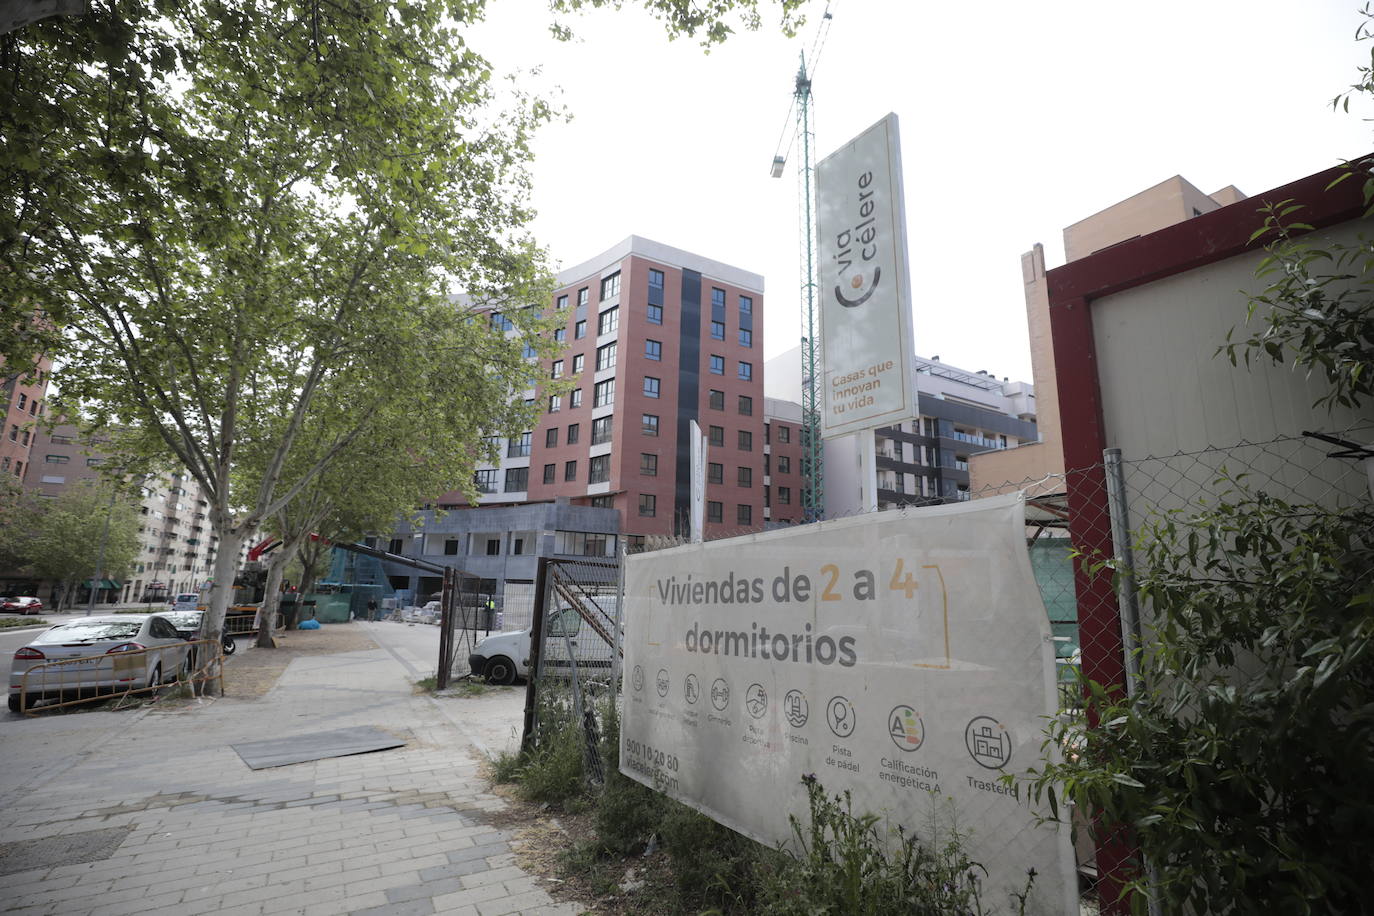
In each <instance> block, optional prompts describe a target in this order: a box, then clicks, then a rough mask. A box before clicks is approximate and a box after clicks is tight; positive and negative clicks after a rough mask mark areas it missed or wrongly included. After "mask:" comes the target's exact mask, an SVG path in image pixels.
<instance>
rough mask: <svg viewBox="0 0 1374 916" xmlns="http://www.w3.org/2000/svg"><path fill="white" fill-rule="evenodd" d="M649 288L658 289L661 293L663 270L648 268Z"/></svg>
mask: <svg viewBox="0 0 1374 916" xmlns="http://www.w3.org/2000/svg"><path fill="white" fill-rule="evenodd" d="M649 289H656V290H658V292H659V294H660V295H661V294H662V293H663V271H661V270H658V269H656V268H653V267H650V268H649Z"/></svg>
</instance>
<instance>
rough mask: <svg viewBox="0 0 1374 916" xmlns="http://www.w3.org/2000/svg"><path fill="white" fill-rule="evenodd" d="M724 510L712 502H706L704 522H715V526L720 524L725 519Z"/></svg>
mask: <svg viewBox="0 0 1374 916" xmlns="http://www.w3.org/2000/svg"><path fill="white" fill-rule="evenodd" d="M724 508H725V507H724V506H723V505H721V504H720V503H718V502H715V501H714V500H710V501H707V503H706V520H707V521H708V522H715V523H716V524H720V522H721V520H722V519H723V518H724V517H725V515H724V511H723V510H724Z"/></svg>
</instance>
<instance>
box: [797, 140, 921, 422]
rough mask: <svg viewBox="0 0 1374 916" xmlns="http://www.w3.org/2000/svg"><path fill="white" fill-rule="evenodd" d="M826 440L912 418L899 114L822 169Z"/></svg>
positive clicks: (819, 209)
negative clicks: (898, 139)
mask: <svg viewBox="0 0 1374 916" xmlns="http://www.w3.org/2000/svg"><path fill="white" fill-rule="evenodd" d="M816 229H817V238H818V239H819V248H818V253H819V256H820V258H819V263H818V264H817V268H816V269H817V275H818V276H817V281H818V283H819V286H818V287H817V290H818V292H817V296H818V299H819V301H820V321H821V380H820V381H821V385H822V388H823V394H822V396H821V435H822V436H823V437H824V438H826V439H830V438H833V437H835V436H842V435H847V434H849V433H853V432H858V431H859V430H864V429H872V428H874V427H878V426H889V425H891V424H893V423H898V422H901V421H902V420H903V419H910V418H912V417H914V416H916V383H915V381H914V374H913V362H912V358H913V356H914V352H915V351H914V349H913V343H912V331H911V281H910V278H909V274H908V271H907V253H906V215H905V209H904V204H903V199H902V156H901V149H900V146H899V144H898V141H897V116H896V115H895V114H889V115H888V116H887V117H885V118H883V119H882V120H881V121H879V122H878V123H877V124H875V125H873V126H872V127H870V128H869V129H868V130H866V131H864V132H863V133H862V134H860V135H859V136H857V137H855V138H854V139H853V140H851V141H850V142H849V143H848V144H847V145H845V146H843V147H841V148H840V149H838V150H836V151H835V152H833V153H831V154H830V155H829V156H827V157H826V158H824V159H822V160H821V161H820V162H818V163H817V164H816Z"/></svg>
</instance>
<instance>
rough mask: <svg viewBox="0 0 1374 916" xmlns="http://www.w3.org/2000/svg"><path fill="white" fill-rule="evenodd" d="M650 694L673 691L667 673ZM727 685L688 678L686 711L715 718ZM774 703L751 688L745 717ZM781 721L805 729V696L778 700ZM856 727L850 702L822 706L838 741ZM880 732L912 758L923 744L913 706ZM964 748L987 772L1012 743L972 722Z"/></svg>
mask: <svg viewBox="0 0 1374 916" xmlns="http://www.w3.org/2000/svg"><path fill="white" fill-rule="evenodd" d="M645 681H646V678H645V674H644V668H643V666H641V665H635V666H634V670H633V671H632V672H631V674H630V685H631V686H632V687H633V688H634V691H635V692H636V693H642V692H643V691H644V689H645V686H646V684H645ZM653 689H654V691H655V692H656V693H657V694H658V695H659V697H661V698H664V699H666V698H667V697H668V694H669V693H670V692H671V691H672V680H671V678H670V677H669V675H668V670H667V669H666V668H660V669H658V672H657V673H656V674H655V676H654V684H653ZM731 694H732V690H731V686H730V683H729V682H728V681H727V680H726V679H725V678H723V677H718V678H716V679H715V680H714V681H712V682H711V684H710V685H703V684H702V682H701V680H700V679H699V678H698V677H697V676H696V675H695V674H688V675H687V677H686V678H684V679H683V682H682V696H683V699H684V700H686V702H687V705H688V706H689V707H694V706H697V705H698V704H703V705H705V704H706V703H709V704H710V706H711V708H713V709H715V710H716V711H717V712H725V711H726V710H727V709H728V708H729V707H730V700H731ZM772 701H773V698H771V697H769V695H768V691H767V689H766V688H764V686H763V685H762V684H758V683H753V684H750V685H749V686H748V687H747V688H745V691H744V698H743V707H744V711H745V712H746V713H748V714H749V716H750V717H752V718H754V719H762V718H763V717H764V716H765V715H766V714H767V712H768V707H769V704H770V703H771V702H772ZM781 709H782V716H783V718H784V719H786V720H787V724H788V725H790V726H792V727H793V728H803V727H804V726H805V725H806V724H807V723H808V722H809V721H810V720H811V704H810V701H809V700H808V698H807V696H806V694H805V693H803V692H802V691H800V690H796V689H793V690H789V691H787V693H786V694H784V695H783V697H782V706H781ZM858 723H859V712H858V710H856V708H855V706H854V703H853V702H852V701H851V700H850V699H849V698H848V697H844V696H841V695H839V694H836V695H834V696H831V697H829V698H828V699H827V700H826V703H825V724H826V725H827V726H828V727H829V728H830V731H831V733H832V734H834V735H835V737H836V738H842V739H843V738H849V737H850V736H851V735H853V734H854V731H855V729H856V728H857V726H858ZM883 727H884V731H885V732H886V733H887V736H888V737H889V738H890V739H891V740H892V743H893V744H894V745H896V746H897V748H899V749H900V750H903V751H907V752H914V751H917V750H920V748H921V747H923V746H924V745H925V743H926V729H925V723H924V721H923V720H922V718H921V714H920V712H919V711H918V710H917V708H916V707H915V706H910V705H906V704H898V705H897V706H894V707H892V709H891V710H889V711H888V712H887V714H886V717H885V720H884V726H883ZM964 748H965V750H966V751H967V752H968V755H969V757H970V758H972V759H973V761H974V763H977V764H978V765H979V766H981V767H984V768H986V769H989V770H1000V769H1002V768H1003V767H1005V766H1006V765H1007V763H1008V762H1010V760H1011V751H1012V740H1011V735H1010V734H1009V733H1008V731H1007V727H1006V726H1005V725H1003V724H1002V723H1001V722H1000V721H998V720H997V719H996V718H995V717H993V716H975V717H974V718H972V719H970V720H969V722H968V724H967V725H966V726H965V727H964Z"/></svg>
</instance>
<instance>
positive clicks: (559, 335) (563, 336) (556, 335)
mask: <svg viewBox="0 0 1374 916" xmlns="http://www.w3.org/2000/svg"><path fill="white" fill-rule="evenodd" d="M553 339H554V340H556V341H557V342H558V343H564V342H566V341H567V339H568V329H567V328H557V329H555V330H554V332H553Z"/></svg>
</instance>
